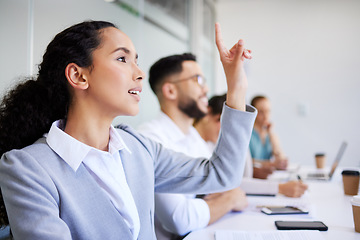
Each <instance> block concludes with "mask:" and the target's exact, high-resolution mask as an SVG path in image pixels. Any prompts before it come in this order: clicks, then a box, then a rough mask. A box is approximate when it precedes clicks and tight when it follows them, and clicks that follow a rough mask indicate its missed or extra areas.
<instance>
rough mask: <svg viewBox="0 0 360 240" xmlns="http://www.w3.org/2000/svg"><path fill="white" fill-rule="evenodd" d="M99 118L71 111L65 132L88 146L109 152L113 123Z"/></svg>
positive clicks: (86, 113)
mask: <svg viewBox="0 0 360 240" xmlns="http://www.w3.org/2000/svg"><path fill="white" fill-rule="evenodd" d="M98 116H99V115H97V116H94V115H93V114H89V113H88V112H81V111H71V110H69V113H68V116H67V120H66V125H65V129H64V131H65V132H66V133H67V134H69V135H70V136H72V137H73V138H75V139H77V140H78V141H80V142H82V143H84V144H86V145H88V146H91V147H94V148H96V149H99V150H102V151H108V145H109V139H110V126H111V123H112V121H111V120H103V119H101V117H98Z"/></svg>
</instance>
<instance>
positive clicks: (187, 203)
mask: <svg viewBox="0 0 360 240" xmlns="http://www.w3.org/2000/svg"><path fill="white" fill-rule="evenodd" d="M149 83H150V86H151V89H152V90H153V91H154V93H155V94H156V96H157V98H158V100H159V103H160V108H161V112H160V113H159V116H158V117H157V118H155V119H153V120H151V121H149V122H146V123H143V124H142V125H140V126H139V128H138V131H139V132H140V133H141V134H143V135H145V136H146V137H149V138H151V139H153V140H155V141H158V142H159V143H161V144H162V145H163V146H165V147H166V148H170V149H173V150H174V151H178V152H182V153H185V154H187V155H189V156H192V157H210V156H211V154H212V151H210V150H209V148H208V146H207V145H206V143H205V141H204V140H203V139H202V138H201V137H200V135H199V134H198V133H197V131H196V130H195V129H194V128H193V126H192V124H193V122H194V119H195V118H201V117H203V116H205V115H206V113H207V105H208V98H207V96H206V94H207V92H208V87H207V85H206V81H205V78H204V76H203V72H202V71H201V68H200V66H199V64H198V63H197V62H196V58H195V56H194V55H193V54H190V53H184V54H178V55H172V56H168V57H164V58H162V59H160V60H158V61H157V62H156V63H154V64H153V65H152V66H151V68H150V71H149ZM221 107H223V105H222V106H221ZM194 190H196V187H195V186H194ZM246 206H247V200H246V196H245V193H244V192H243V191H242V190H240V188H235V189H232V190H229V191H226V192H222V193H215V194H209V195H206V196H205V197H204V198H203V199H200V198H195V195H194V194H187V195H184V194H163V193H156V194H155V231H156V236H157V238H158V239H159V240H164V239H174V238H176V237H180V236H184V235H185V234H187V233H189V232H190V231H193V230H196V229H200V228H203V227H205V226H207V225H209V224H211V223H213V222H215V221H216V220H217V219H219V218H220V217H222V216H223V215H225V214H226V213H228V212H229V211H241V210H242V209H243V208H245V207H246Z"/></svg>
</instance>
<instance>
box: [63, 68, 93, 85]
mask: <svg viewBox="0 0 360 240" xmlns="http://www.w3.org/2000/svg"><path fill="white" fill-rule="evenodd" d="M86 73H87V71H86V70H85V69H84V68H81V67H79V66H78V65H77V64H75V63H69V64H68V65H67V66H66V68H65V76H66V79H67V80H68V82H69V83H70V85H71V86H72V87H73V88H75V89H82V90H84V89H87V88H88V86H89V83H88V80H87V77H86Z"/></svg>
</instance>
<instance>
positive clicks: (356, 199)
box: [351, 195, 360, 206]
mask: <svg viewBox="0 0 360 240" xmlns="http://www.w3.org/2000/svg"><path fill="white" fill-rule="evenodd" d="M351 204H352V205H355V206H360V195H356V196H353V197H352V198H351Z"/></svg>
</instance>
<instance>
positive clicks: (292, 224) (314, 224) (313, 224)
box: [275, 221, 328, 231]
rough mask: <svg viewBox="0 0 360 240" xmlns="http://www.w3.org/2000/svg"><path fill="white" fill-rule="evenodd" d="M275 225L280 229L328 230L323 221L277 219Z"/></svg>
mask: <svg viewBox="0 0 360 240" xmlns="http://www.w3.org/2000/svg"><path fill="white" fill-rule="evenodd" d="M275 226H276V228H277V229H278V230H319V231H327V230H328V227H327V226H326V225H325V224H324V223H323V222H321V221H275Z"/></svg>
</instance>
